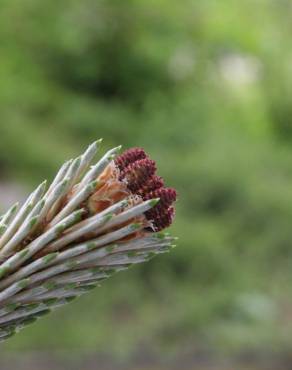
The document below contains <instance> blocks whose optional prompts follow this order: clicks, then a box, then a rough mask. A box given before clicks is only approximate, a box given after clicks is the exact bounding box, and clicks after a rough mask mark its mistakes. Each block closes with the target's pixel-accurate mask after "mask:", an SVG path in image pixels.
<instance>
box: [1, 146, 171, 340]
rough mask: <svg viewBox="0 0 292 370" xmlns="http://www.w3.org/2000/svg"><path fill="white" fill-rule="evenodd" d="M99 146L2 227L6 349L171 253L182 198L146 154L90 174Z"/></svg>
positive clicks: (103, 163) (105, 160)
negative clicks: (118, 278)
mask: <svg viewBox="0 0 292 370" xmlns="http://www.w3.org/2000/svg"><path fill="white" fill-rule="evenodd" d="M100 142H101V140H99V141H97V142H95V143H93V144H92V145H90V146H89V147H88V149H87V150H86V151H85V153H84V154H82V155H81V156H80V157H78V158H76V159H74V160H70V161H68V162H66V163H65V164H64V165H63V166H62V167H61V169H60V170H59V172H58V173H57V175H56V177H55V179H54V180H53V182H52V184H51V185H50V186H49V187H48V189H47V188H46V182H44V183H42V184H41V185H40V186H39V187H38V188H37V189H36V190H35V191H34V192H33V193H32V194H31V195H30V196H29V197H28V199H27V200H26V202H24V204H23V205H22V206H21V207H20V208H19V207H18V204H16V205H14V206H13V207H11V208H10V209H9V210H8V211H7V212H6V213H5V214H4V215H3V216H2V217H1V219H0V340H1V341H3V340H5V339H7V338H8V337H10V336H11V335H13V334H14V333H15V332H17V331H19V330H20V329H22V328H23V327H25V326H26V325H28V324H30V323H32V322H34V321H35V320H36V319H37V318H39V317H40V316H42V315H44V314H47V313H49V312H50V311H51V310H54V309H55V308H57V307H59V306H62V305H64V304H66V303H68V302H70V301H71V300H72V299H74V298H76V297H78V296H80V295H82V294H83V293H85V292H87V291H89V290H90V289H92V288H94V287H95V286H97V284H100V282H101V281H102V280H104V279H107V278H108V277H109V276H111V275H112V274H113V273H115V272H118V271H121V270H125V269H127V268H128V267H129V266H131V265H132V264H136V263H141V262H145V261H148V260H149V259H150V258H151V257H152V256H154V255H155V254H159V253H163V252H166V251H168V250H169V249H170V248H171V247H172V246H173V241H174V239H175V238H172V237H170V236H169V235H167V234H162V233H160V231H161V230H163V229H164V228H166V227H168V226H169V225H170V224H171V223H172V220H173V217H174V207H173V206H172V204H173V202H174V201H175V200H176V191H175V190H174V189H171V188H167V187H165V186H164V182H163V179H162V178H161V177H159V176H157V175H156V174H155V173H156V166H155V162H154V161H153V160H151V159H150V158H149V157H148V155H147V154H146V153H145V151H144V150H143V149H141V148H132V149H129V150H127V151H125V152H124V153H123V154H121V155H118V152H119V150H120V147H118V148H114V149H112V150H110V151H108V152H107V153H106V154H105V155H104V156H103V157H102V158H101V159H100V160H99V161H98V162H97V164H95V165H93V166H92V167H90V162H91V161H92V159H93V157H94V155H95V153H96V151H97V149H98V147H99V145H100ZM89 167H90V168H89Z"/></svg>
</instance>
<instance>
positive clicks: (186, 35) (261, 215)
mask: <svg viewBox="0 0 292 370" xmlns="http://www.w3.org/2000/svg"><path fill="white" fill-rule="evenodd" d="M291 20H292V3H291V1H289V0H245V1H232V0H222V1H216V0H185V1H183V2H179V1H176V0H155V1H154V0H123V1H119V0H108V1H107V0H82V1H80V0H42V1H39V0H26V1H22V0H2V1H1V9H0V118H1V121H0V203H1V208H2V209H3V210H4V208H5V207H6V206H8V205H9V204H11V203H12V202H13V201H14V200H15V199H18V198H19V199H23V197H24V196H25V195H26V194H27V193H28V192H29V191H30V190H31V189H32V187H33V186H35V185H37V184H38V183H39V182H40V181H41V180H43V178H48V179H51V178H52V177H53V174H54V173H55V171H56V169H57V168H58V166H59V165H60V164H61V163H62V162H63V161H64V160H65V159H67V158H70V157H72V156H76V155H77V154H78V153H79V152H80V150H82V149H84V148H85V147H86V145H87V144H88V143H90V142H92V141H94V140H95V139H98V138H100V137H102V138H104V143H103V148H102V150H103V151H105V150H107V149H109V148H110V147H111V146H116V145H119V144H123V146H124V148H128V147H130V146H142V147H144V148H145V149H146V150H147V151H148V152H149V153H150V154H151V156H152V157H153V158H155V160H156V161H157V163H158V167H159V168H160V173H161V174H162V175H163V176H164V177H165V179H166V182H167V184H169V185H171V186H174V187H176V188H177V189H178V192H179V202H178V204H177V217H176V222H175V224H174V225H173V227H171V230H170V231H171V232H172V233H173V234H174V235H177V236H178V237H179V243H178V248H176V249H175V250H174V251H172V253H170V254H168V255H164V256H162V257H158V258H157V259H155V260H153V261H151V263H149V264H146V265H145V266H138V267H135V268H134V269H131V270H130V271H129V272H127V273H121V274H119V275H116V277H114V278H112V279H111V280H110V281H108V282H106V283H105V284H104V285H103V286H102V287H101V288H99V290H96V291H94V292H92V293H90V294H89V295H88V296H87V297H83V298H81V299H80V300H79V301H78V302H74V303H72V304H71V305H70V306H68V307H66V308H64V309H60V310H59V311H56V312H55V313H53V314H52V315H50V316H49V317H47V318H44V319H42V320H40V321H39V322H38V323H37V324H35V325H33V326H32V327H31V328H28V329H26V330H25V331H23V332H21V333H20V334H18V335H17V336H16V337H14V338H12V339H11V340H9V341H8V342H7V343H5V344H4V345H1V349H0V357H1V359H0V365H1V369H5V370H6V369H14V370H28V369H29V370H38V369H40V368H42V369H45V370H49V369H57V370H59V369H62V370H63V369H66V370H67V369H68V370H69V369H70V370H77V369H81V368H82V369H84V370H94V369H99V370H109V369H127V370H129V369H135V370H138V369H139V370H142V369H143V370H165V369H167V370H171V369H181V370H193V369H196V370H211V369H212V370H223V369H224V370H231V369H232V370H233V369H237V370H238V369H244V370H262V369H273V370H274V369H292V367H291V366H292V365H291V364H292V358H291V350H292V289H291V288H292V226H291V225H292V146H291V144H292V48H291V33H292V22H291Z"/></svg>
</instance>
